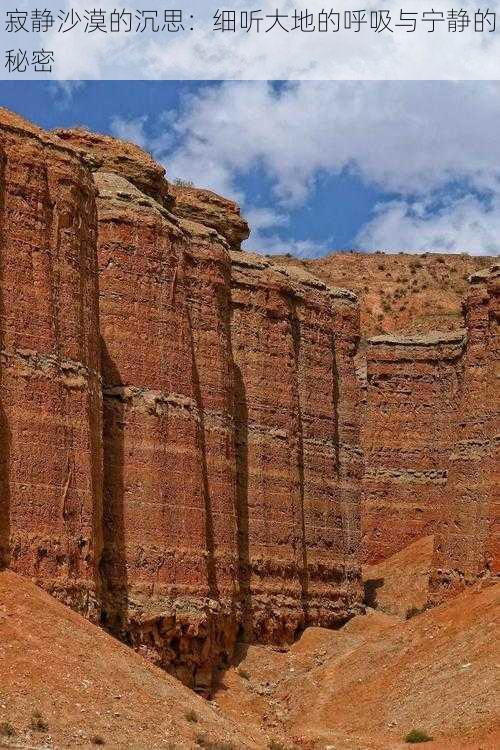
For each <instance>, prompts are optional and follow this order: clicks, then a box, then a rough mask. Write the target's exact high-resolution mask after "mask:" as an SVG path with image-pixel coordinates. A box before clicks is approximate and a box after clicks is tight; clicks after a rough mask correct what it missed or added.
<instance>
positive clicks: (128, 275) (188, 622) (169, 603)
mask: <svg viewBox="0 0 500 750" xmlns="http://www.w3.org/2000/svg"><path fill="white" fill-rule="evenodd" d="M96 182H97V185H98V187H99V271H100V290H101V332H102V345H103V352H104V358H103V377H104V382H105V386H104V405H105V412H104V414H105V432H104V447H105V454H104V455H105V485H104V486H105V512H106V516H105V517H106V526H105V528H106V544H105V553H106V555H105V558H104V568H103V571H104V577H105V579H106V580H107V581H108V583H109V593H110V601H109V603H110V609H109V612H108V616H109V617H110V618H111V621H112V623H113V621H114V627H115V628H116V627H117V628H118V630H119V631H121V632H122V634H125V635H126V637H127V638H129V639H130V640H131V642H132V643H133V644H134V645H136V646H137V647H138V648H139V649H140V650H141V651H142V653H144V654H145V655H146V656H148V657H149V658H150V659H152V660H153V661H155V662H157V663H159V664H160V665H161V666H163V667H165V668H167V669H168V670H169V671H171V672H173V673H174V674H176V675H177V676H178V677H179V678H180V679H182V680H183V681H184V682H186V683H187V684H189V685H192V686H194V687H197V688H199V689H203V688H208V687H209V686H210V684H211V682H212V676H213V674H212V673H213V670H214V669H215V667H216V665H218V664H221V665H222V664H223V663H224V662H225V661H226V662H227V660H228V658H229V656H230V654H231V651H232V645H233V642H234V637H235V633H236V627H235V618H236V612H235V611H234V610H233V608H232V604H233V601H234V596H235V590H234V587H235V585H236V580H235V576H236V568H235V564H234V563H235V558H234V552H235V537H234V529H235V525H234V486H235V482H234V468H235V464H234V434H233V423H232V415H231V407H232V399H231V395H232V391H231V372H230V366H229V360H228V356H229V349H228V343H227V331H228V327H227V319H228V312H229V306H228V301H227V300H228V291H229V284H228V280H227V271H228V268H229V266H228V263H227V259H226V255H225V251H224V249H223V246H222V245H221V243H220V241H219V240H217V236H216V235H215V233H214V232H212V233H209V232H208V231H206V230H204V228H202V227H200V228H198V232H197V236H196V237H195V236H194V233H195V229H196V228H195V227H191V234H188V233H187V228H186V227H184V228H181V227H180V226H178V225H176V223H175V222H173V221H172V220H171V219H172V217H170V218H169V217H168V216H167V215H166V211H165V210H164V209H162V207H161V206H160V204H155V203H154V201H153V200H151V199H146V198H145V197H144V196H143V195H142V194H140V193H139V192H138V191H135V190H134V188H133V186H132V185H131V184H130V183H127V182H126V181H125V180H124V179H123V178H121V177H120V176H117V175H113V174H111V175H110V174H105V173H97V174H96ZM224 298H226V301H224Z"/></svg>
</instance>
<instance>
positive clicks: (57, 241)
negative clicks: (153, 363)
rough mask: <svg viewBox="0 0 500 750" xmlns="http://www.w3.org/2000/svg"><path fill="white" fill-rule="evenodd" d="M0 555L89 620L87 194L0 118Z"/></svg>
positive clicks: (92, 453) (40, 146)
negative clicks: (87, 615) (82, 613)
mask: <svg viewBox="0 0 500 750" xmlns="http://www.w3.org/2000/svg"><path fill="white" fill-rule="evenodd" d="M0 118H1V141H0V248H1V260H0V319H1V328H0V330H1V342H0V349H1V363H0V403H1V411H0V431H1V437H0V440H1V452H2V461H1V477H0V486H1V497H0V502H1V509H0V523H1V526H0V550H1V553H2V555H1V556H2V558H3V562H4V564H5V563H6V564H9V565H10V566H11V567H12V568H13V569H14V570H15V571H17V572H19V573H22V574H23V575H26V576H29V577H31V578H34V579H35V580H36V581H39V582H41V583H42V584H43V585H44V587H45V588H47V589H48V590H49V591H51V592H53V593H56V594H57V595H58V596H60V597H61V598H62V599H63V600H64V601H66V602H68V603H70V604H71V605H72V606H75V607H77V608H78V609H80V610H81V611H82V612H85V613H86V614H90V615H95V613H96V610H97V609H98V601H97V600H98V596H99V576H98V562H99V558H100V554H101V547H102V534H101V515H102V490H101V485H102V450H101V385H100V357H99V327H98V287H97V262H96V259H97V256H96V242H97V231H96V229H97V225H96V204H95V188H94V185H93V181H92V177H91V174H90V171H89V169H88V167H87V166H86V165H85V164H84V163H83V162H82V160H81V159H79V158H78V157H77V156H75V154H74V152H73V151H72V150H71V149H68V148H66V147H65V146H64V144H63V143H62V142H61V141H59V140H58V139H57V138H55V137H54V136H51V135H49V134H47V133H44V132H43V131H41V130H39V129H38V128H36V127H34V126H32V125H30V124H28V123H25V122H24V121H22V120H21V119H20V118H18V117H17V116H15V115H13V114H11V113H8V112H5V111H0Z"/></svg>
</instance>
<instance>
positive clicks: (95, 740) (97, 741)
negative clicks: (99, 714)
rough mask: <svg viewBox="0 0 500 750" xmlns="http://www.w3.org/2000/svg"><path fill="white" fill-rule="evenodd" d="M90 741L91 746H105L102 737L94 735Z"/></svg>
mask: <svg viewBox="0 0 500 750" xmlns="http://www.w3.org/2000/svg"><path fill="white" fill-rule="evenodd" d="M90 741H91V743H92V744H93V745H105V744H106V742H105V740H104V738H103V737H101V735H99V734H95V735H94V736H93V737H91V738H90Z"/></svg>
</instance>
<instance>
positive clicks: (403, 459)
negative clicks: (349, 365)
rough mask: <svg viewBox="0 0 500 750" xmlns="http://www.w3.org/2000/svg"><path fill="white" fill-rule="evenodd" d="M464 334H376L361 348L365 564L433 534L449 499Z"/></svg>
mask: <svg viewBox="0 0 500 750" xmlns="http://www.w3.org/2000/svg"><path fill="white" fill-rule="evenodd" d="M465 345H466V334H465V331H458V332H456V333H450V334H444V333H434V334H427V335H425V336H406V337H403V336H378V337H375V338H372V339H369V341H368V345H367V348H366V365H367V371H366V405H365V416H364V420H363V433H362V444H363V448H364V452H365V473H364V477H363V522H362V526H363V560H364V562H366V563H370V564H373V563H376V562H379V561H381V560H383V559H384V558H386V557H389V556H390V555H393V554H394V553H396V552H399V551H400V550H402V549H403V548H404V547H406V546H407V545H408V544H410V543H411V542H413V541H415V540H416V539H419V538H422V537H424V536H427V535H429V534H434V533H435V531H436V528H437V525H438V524H439V522H440V519H441V515H442V511H443V509H444V507H445V506H446V505H448V504H449V503H450V502H451V501H452V498H451V496H450V487H449V484H448V473H449V455H450V451H451V449H452V446H453V444H454V441H455V439H456V435H455V430H454V424H455V417H456V410H457V399H458V394H459V391H460V389H461V382H462V371H463V352H464V348H465Z"/></svg>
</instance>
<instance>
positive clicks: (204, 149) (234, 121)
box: [169, 82, 500, 205]
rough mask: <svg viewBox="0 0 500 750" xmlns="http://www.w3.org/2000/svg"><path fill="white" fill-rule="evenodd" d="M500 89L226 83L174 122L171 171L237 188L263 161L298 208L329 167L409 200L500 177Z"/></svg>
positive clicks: (192, 102)
mask: <svg viewBox="0 0 500 750" xmlns="http://www.w3.org/2000/svg"><path fill="white" fill-rule="evenodd" d="M499 121H500V84H498V83H477V82H476V83H460V84H455V83H440V82H436V83H434V82H433V83H410V82H405V83H402V82H381V83H373V82H371V83H355V82H342V83H338V82H331V83H330V82H320V83H314V82H307V83H306V82H302V83H297V84H289V85H287V86H286V87H285V88H284V90H281V91H280V92H279V93H277V92H276V91H275V90H274V89H273V87H272V85H271V84H269V83H260V82H256V83H239V84H238V83H226V84H222V85H220V86H211V87H207V88H205V89H204V90H202V91H201V92H200V93H199V94H198V95H197V96H195V97H190V98H189V99H188V102H187V104H186V105H185V107H184V109H183V110H181V112H180V113H179V114H178V116H177V118H176V119H175V120H173V122H172V127H173V128H174V130H175V131H176V133H177V135H178V137H179V138H180V140H181V146H180V147H179V148H178V149H177V150H176V151H174V152H173V153H171V154H169V170H170V172H171V173H172V172H174V173H178V174H183V175H184V176H186V177H188V178H190V179H193V181H194V182H196V183H197V184H205V185H210V186H212V187H215V188H222V187H223V188H224V189H225V190H227V189H228V188H229V190H231V185H232V184H234V177H235V175H236V174H237V173H238V172H241V171H249V170H250V169H252V168H254V167H255V165H261V166H262V167H263V169H264V170H265V172H266V173H267V174H268V175H269V176H270V178H271V179H272V180H273V181H274V183H275V192H276V195H277V197H278V199H279V200H280V201H281V202H283V203H289V204H292V205H293V204H294V203H295V204H299V203H301V202H303V201H304V200H305V198H306V197H307V195H308V193H309V191H310V188H311V186H312V185H313V184H314V181H315V178H316V177H317V175H318V173H320V172H321V171H326V172H329V173H332V174H338V173H340V172H341V171H342V170H345V169H348V170H351V171H353V172H355V173H357V174H358V175H359V176H360V177H361V178H362V179H363V180H364V181H365V182H370V183H374V184H377V185H378V186H380V187H381V188H383V189H384V190H386V191H393V192H397V193H402V194H411V193H425V192H428V191H429V190H434V189H437V188H439V187H442V186H443V185H445V184H446V183H448V182H449V181H450V180H457V179H460V180H463V179H467V180H469V181H470V182H471V184H472V185H473V186H474V187H476V188H478V189H497V188H498V185H499V180H500V139H499V138H498V136H497V128H498V122H499Z"/></svg>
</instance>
